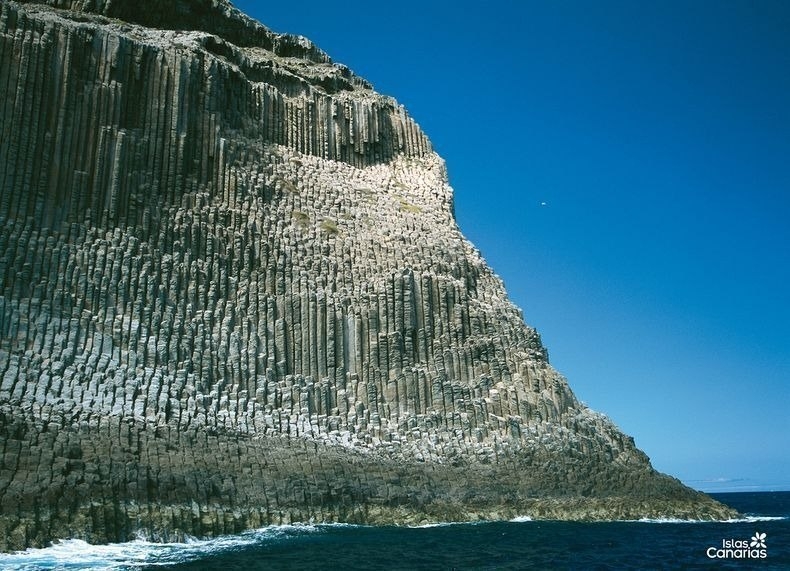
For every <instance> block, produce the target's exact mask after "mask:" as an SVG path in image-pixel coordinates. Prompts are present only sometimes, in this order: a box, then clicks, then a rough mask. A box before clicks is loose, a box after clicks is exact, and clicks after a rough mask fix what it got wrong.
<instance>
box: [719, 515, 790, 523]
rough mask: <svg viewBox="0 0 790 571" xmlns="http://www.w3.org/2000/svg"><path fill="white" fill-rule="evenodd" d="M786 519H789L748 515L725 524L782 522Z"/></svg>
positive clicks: (727, 521)
mask: <svg viewBox="0 0 790 571" xmlns="http://www.w3.org/2000/svg"><path fill="white" fill-rule="evenodd" d="M785 519H787V518H786V517H783V516H769V515H747V516H746V517H739V518H735V519H726V520H724V522H723V523H754V522H757V521H782V520H785Z"/></svg>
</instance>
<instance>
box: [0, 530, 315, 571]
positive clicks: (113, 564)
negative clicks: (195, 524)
mask: <svg viewBox="0 0 790 571" xmlns="http://www.w3.org/2000/svg"><path fill="white" fill-rule="evenodd" d="M326 527H331V526H327V525H284V526H269V527H265V528H261V529H257V530H254V531H248V532H245V533H241V534H239V535H228V536H222V537H217V538H214V539H205V540H199V539H193V540H189V541H187V542H185V543H153V542H150V541H146V540H142V539H138V540H135V541H130V542H127V543H111V544H108V545H92V544H90V543H87V542H85V541H82V540H80V539H68V540H62V541H58V542H56V543H54V544H53V545H51V546H50V547H44V548H41V549H32V548H31V549H27V550H25V551H18V552H16V553H10V554H0V569H14V570H18V571H40V570H44V569H52V570H55V569H56V570H69V569H80V570H97V571H98V570H104V569H117V570H121V569H136V568H140V567H157V566H168V565H174V564H176V563H186V562H190V561H196V560H200V559H205V558H209V557H211V556H214V555H219V554H225V553H229V552H234V551H240V550H243V549H245V548H248V547H251V546H254V545H260V544H263V543H271V542H276V541H281V540H285V539H289V538H293V537H297V536H301V535H305V534H314V533H320V532H321V530H322V528H326Z"/></svg>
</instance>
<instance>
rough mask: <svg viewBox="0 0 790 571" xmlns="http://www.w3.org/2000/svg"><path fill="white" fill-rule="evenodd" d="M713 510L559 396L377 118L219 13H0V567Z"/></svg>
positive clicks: (519, 325) (508, 307)
mask: <svg viewBox="0 0 790 571" xmlns="http://www.w3.org/2000/svg"><path fill="white" fill-rule="evenodd" d="M517 515H530V516H532V517H552V518H578V519H609V518H636V517H643V516H674V517H689V518H715V517H727V516H730V515H732V514H731V512H730V511H728V509H727V508H724V507H723V506H720V505H719V504H716V503H715V502H713V501H712V500H710V499H709V498H707V497H706V496H704V495H702V494H699V493H697V492H693V491H692V490H689V489H688V488H685V487H683V486H682V485H681V484H680V483H679V482H677V481H676V480H674V479H672V478H669V477H668V476H664V475H661V474H659V473H657V472H655V471H654V470H653V468H652V467H651V466H650V463H649V460H648V459H647V457H646V456H645V455H644V454H643V453H642V452H640V451H639V450H637V449H636V448H635V447H634V444H633V441H632V439H631V438H629V437H627V436H624V435H623V434H622V433H621V432H620V431H619V430H618V429H617V428H616V427H615V426H614V425H613V424H612V423H611V422H609V421H608V420H607V419H606V418H605V417H604V416H602V415H599V414H597V413H594V412H592V411H590V410H589V409H587V408H586V407H585V406H584V405H582V404H580V403H579V401H577V400H576V398H575V397H574V396H573V394H572V392H571V391H570V389H569V388H568V385H567V383H566V381H565V379H563V378H562V377H561V376H560V375H559V374H558V373H557V372H556V371H555V370H554V369H552V367H551V366H550V365H549V363H548V358H547V354H546V351H545V350H544V348H543V346H542V345H541V342H540V338H539V337H538V335H537V334H536V332H535V331H534V330H533V329H531V328H530V327H528V326H526V325H525V324H524V321H523V319H522V316H521V313H520V311H519V310H518V309H517V308H516V307H515V306H514V305H513V304H512V303H511V302H510V301H508V299H507V297H506V294H505V290H504V288H503V285H502V283H501V282H500V280H499V279H498V278H497V277H496V276H495V275H494V274H493V273H492V272H491V270H490V269H489V268H488V266H487V265H486V264H485V262H484V261H483V260H482V258H481V257H480V255H479V253H478V252H477V251H476V250H475V249H474V248H473V247H472V246H471V244H470V243H469V242H468V241H467V240H465V239H464V237H463V236H462V234H461V233H460V231H459V229H458V227H457V226H456V223H455V220H454V217H453V207H452V191H451V189H450V187H449V186H448V184H447V177H446V175H445V168H444V163H443V161H442V160H441V159H440V158H439V157H438V156H437V155H436V154H435V153H434V152H433V151H432V149H431V145H430V143H429V141H428V139H427V138H426V137H425V135H424V134H423V133H422V131H421V130H420V129H419V127H418V126H417V125H416V124H415V122H414V121H413V120H412V119H411V118H410V117H409V116H408V114H407V113H406V112H405V111H404V109H403V107H401V106H399V105H398V104H397V103H396V102H395V101H394V100H393V99H391V98H389V97H385V96H382V95H379V94H377V93H376V92H374V91H373V90H372V88H371V86H370V85H369V84H368V83H367V82H365V81H364V80H362V79H360V78H358V77H356V76H355V75H354V74H353V73H351V72H350V71H349V70H348V69H347V68H345V67H343V66H339V65H336V64H334V63H332V62H331V60H330V59H329V58H328V57H327V56H326V55H325V54H324V53H323V52H321V51H320V50H319V49H317V48H316V47H315V46H313V45H312V44H311V43H310V42H309V41H307V40H306V39H304V38H301V37H293V36H284V35H278V34H275V33H273V32H271V31H269V30H268V29H266V28H265V27H263V26H261V25H260V24H258V23H256V22H253V21H252V20H250V19H248V18H247V17H245V16H244V15H242V14H241V13H239V12H238V11H237V10H235V9H233V8H232V7H231V6H230V5H228V4H226V3H225V1H224V0H213V1H208V0H171V1H154V0H147V1H145V2H139V1H135V2H131V1H123V0H114V1H111V0H71V1H69V0H48V1H46V2H44V1H41V2H11V1H6V0H3V1H2V2H0V548H2V549H19V548H23V547H26V546H37V545H42V544H45V543H46V542H48V541H51V540H53V539H55V538H59V537H81V538H84V539H87V540H89V541H95V542H104V541H121V540H127V539H129V538H131V537H134V536H135V534H137V533H144V534H146V535H147V536H148V537H151V538H156V539H163V540H164V539H170V540H173V539H178V538H183V537H184V536H186V535H194V536H208V535H217V534H223V533H233V532H238V531H241V530H243V529H247V528H250V527H256V526H261V525H266V524H272V523H274V524H276V523H288V522H296V521H325V522H330V521H345V522H368V523H398V524H408V523H419V522H426V521H442V520H475V519H483V518H511V517H514V516H517Z"/></svg>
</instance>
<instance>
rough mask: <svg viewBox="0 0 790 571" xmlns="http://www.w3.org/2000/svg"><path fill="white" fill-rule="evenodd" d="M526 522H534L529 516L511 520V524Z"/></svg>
mask: <svg viewBox="0 0 790 571" xmlns="http://www.w3.org/2000/svg"><path fill="white" fill-rule="evenodd" d="M525 521H532V518H531V517H529V516H528V515H520V516H516V517H514V518H513V519H511V520H510V522H511V523H524V522H525Z"/></svg>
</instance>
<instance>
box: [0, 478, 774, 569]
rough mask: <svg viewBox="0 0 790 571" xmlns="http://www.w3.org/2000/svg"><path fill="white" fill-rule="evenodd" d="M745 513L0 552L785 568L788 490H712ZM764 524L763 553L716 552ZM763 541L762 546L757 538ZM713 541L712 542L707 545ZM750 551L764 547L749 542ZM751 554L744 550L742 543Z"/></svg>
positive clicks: (229, 560)
mask: <svg viewBox="0 0 790 571" xmlns="http://www.w3.org/2000/svg"><path fill="white" fill-rule="evenodd" d="M714 497H716V498H717V499H718V500H720V501H722V502H724V503H726V504H729V505H731V506H732V507H734V508H736V509H737V510H738V511H740V512H741V513H742V514H744V516H745V517H744V518H742V519H740V520H737V521H732V522H722V523H705V522H680V521H638V522H605V523H569V522H555V521H514V522H496V523H477V524H450V525H440V526H433V527H422V528H398V527H362V526H344V525H331V526H320V525H319V526H312V525H304V526H288V527H270V528H265V529H261V530H257V531H253V532H249V533H245V534H241V535H238V536H232V537H223V538H218V539H214V540H210V541H194V542H191V543H187V544H167V545H161V544H153V543H148V542H145V541H135V542H131V543H125V544H119V545H110V546H91V545H88V544H86V543H84V542H80V541H73V540H72V541H65V542H61V543H59V544H57V545H55V546H53V547H50V548H47V549H39V550H28V551H26V552H23V553H18V554H12V555H0V569H21V570H33V569H35V570H38V569H136V570H148V569H151V570H153V569H160V570H163V569H173V570H182V569H183V570H186V569H188V570H202V569H220V570H225V571H230V570H234V569H244V570H255V569H260V570H278V569H333V568H334V569H338V570H341V569H342V570H354V569H393V570H397V569H404V570H412V569H428V570H430V569H437V570H439V569H441V570H445V569H593V570H594V569H601V570H605V569H772V570H776V569H787V570H790V492H759V493H733V494H714ZM758 533H760V534H765V537H764V538H762V537H761V536H760V538H762V541H763V542H764V544H765V549H764V553H765V558H751V557H750V558H734V557H733V555H734V554H733V553H732V552H730V553H729V554H727V553H722V552H720V553H719V554H724V555H729V556H728V557H727V558H710V557H709V556H708V553H709V552H710V553H713V554H714V555H716V554H717V553H716V552H717V550H720V549H722V548H723V545H724V544H723V542H724V541H725V540H727V541H730V540H734V541H736V542H738V541H744V542H748V543H751V541H752V539H753V538H755V534H758ZM758 547H759V546H758ZM709 548H713V549H712V550H710V551H709ZM747 551H750V552H751V553H752V554H759V551H755V550H753V549H749V550H747ZM740 554H741V555H743V553H742V552H741V553H740Z"/></svg>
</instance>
